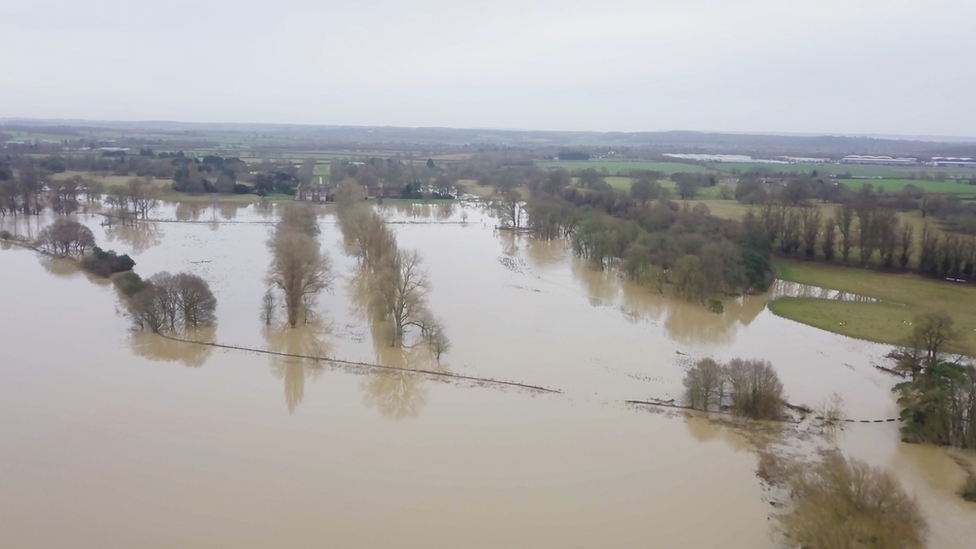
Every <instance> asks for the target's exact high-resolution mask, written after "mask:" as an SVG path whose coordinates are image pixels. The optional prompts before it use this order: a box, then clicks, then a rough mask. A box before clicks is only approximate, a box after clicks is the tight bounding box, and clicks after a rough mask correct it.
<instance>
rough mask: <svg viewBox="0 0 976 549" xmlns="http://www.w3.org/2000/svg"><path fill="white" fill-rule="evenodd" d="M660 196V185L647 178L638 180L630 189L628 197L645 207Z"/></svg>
mask: <svg viewBox="0 0 976 549" xmlns="http://www.w3.org/2000/svg"><path fill="white" fill-rule="evenodd" d="M660 195H661V184H660V183H658V182H657V181H651V180H650V179H649V178H644V177H641V178H638V179H636V180H635V181H634V184H633V185H632V186H631V187H630V196H632V197H634V199H636V200H639V201H640V203H641V205H647V203H648V202H649V201H651V200H655V199H656V198H658V197H659V196H660Z"/></svg>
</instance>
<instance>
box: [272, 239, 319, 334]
mask: <svg viewBox="0 0 976 549" xmlns="http://www.w3.org/2000/svg"><path fill="white" fill-rule="evenodd" d="M271 251H272V260H271V269H270V272H269V274H268V281H269V282H270V283H271V284H272V285H274V286H275V287H277V288H278V289H280V290H281V291H282V293H283V294H284V298H285V309H286V310H287V313H288V324H289V325H291V326H292V327H295V326H296V325H297V324H298V319H299V318H301V317H303V315H304V308H305V306H306V304H307V299H308V298H309V297H310V296H314V295H316V294H317V293H319V292H320V291H322V290H324V289H326V288H328V287H329V285H330V284H331V282H332V277H331V270H332V268H331V264H330V262H329V259H328V256H326V255H324V254H323V253H322V251H321V250H320V249H319V244H318V242H316V241H315V240H313V239H312V237H311V236H309V235H308V234H306V233H304V232H297V231H292V230H287V229H285V230H282V228H279V229H278V230H277V231H276V234H275V236H274V237H273V238H272V240H271Z"/></svg>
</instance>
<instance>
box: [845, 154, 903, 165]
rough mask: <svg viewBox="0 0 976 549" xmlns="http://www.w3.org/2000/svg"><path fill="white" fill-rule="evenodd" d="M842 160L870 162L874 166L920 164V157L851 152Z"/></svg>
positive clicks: (846, 161)
mask: <svg viewBox="0 0 976 549" xmlns="http://www.w3.org/2000/svg"><path fill="white" fill-rule="evenodd" d="M840 162H841V164H870V165H874V166H915V165H917V164H918V159H917V158H892V157H890V156H862V155H858V154H851V155H847V156H845V157H844V158H842V159H841V161H840Z"/></svg>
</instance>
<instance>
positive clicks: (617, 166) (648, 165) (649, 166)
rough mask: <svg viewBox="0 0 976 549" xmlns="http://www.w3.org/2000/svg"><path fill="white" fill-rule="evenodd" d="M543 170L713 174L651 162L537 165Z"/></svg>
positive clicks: (687, 166) (696, 167)
mask: <svg viewBox="0 0 976 549" xmlns="http://www.w3.org/2000/svg"><path fill="white" fill-rule="evenodd" d="M536 164H537V165H538V166H539V167H540V168H543V169H555V168H563V169H566V170H569V171H573V170H585V169H586V168H593V169H595V170H601V169H604V168H605V169H606V170H607V172H609V173H610V175H616V174H618V173H620V172H625V173H626V172H629V171H630V170H654V171H660V172H664V173H666V174H668V175H670V174H673V173H678V172H713V171H715V170H709V169H708V168H705V167H703V166H699V165H698V164H681V163H679V162H652V161H649V160H552V161H545V162H537V163H536Z"/></svg>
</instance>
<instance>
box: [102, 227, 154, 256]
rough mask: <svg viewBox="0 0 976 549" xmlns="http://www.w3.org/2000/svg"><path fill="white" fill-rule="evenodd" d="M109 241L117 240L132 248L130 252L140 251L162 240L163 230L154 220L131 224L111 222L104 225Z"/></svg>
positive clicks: (137, 252)
mask: <svg viewBox="0 0 976 549" xmlns="http://www.w3.org/2000/svg"><path fill="white" fill-rule="evenodd" d="M105 237H106V239H108V241H109V242H115V241H119V242H120V243H122V244H125V245H127V246H129V247H130V248H132V253H136V254H139V253H142V252H144V251H146V250H148V249H149V248H152V247H153V246H158V245H159V243H160V242H162V241H163V240H162V239H163V230H162V228H160V226H159V223H157V222H155V221H135V222H133V223H132V224H131V225H127V224H123V223H113V224H112V225H111V226H109V227H105Z"/></svg>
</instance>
